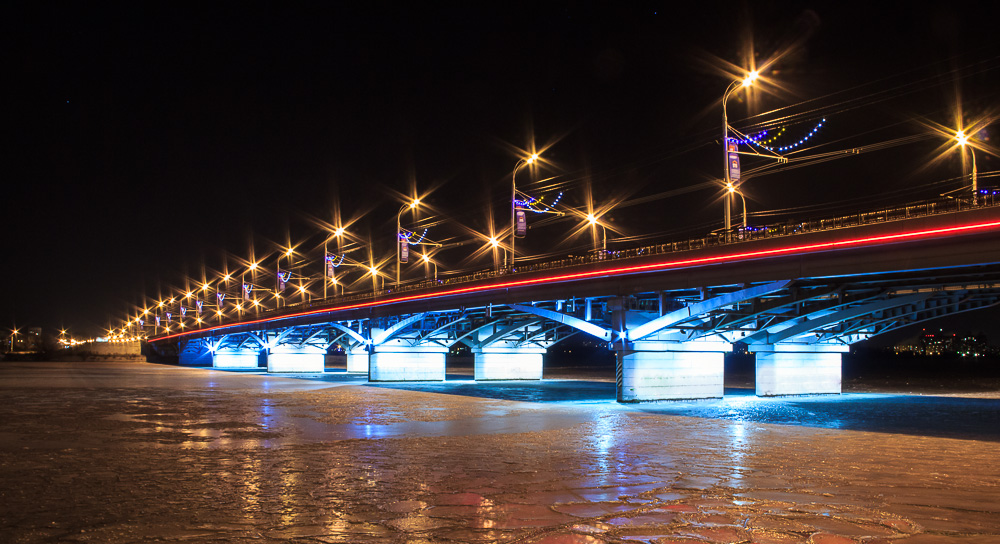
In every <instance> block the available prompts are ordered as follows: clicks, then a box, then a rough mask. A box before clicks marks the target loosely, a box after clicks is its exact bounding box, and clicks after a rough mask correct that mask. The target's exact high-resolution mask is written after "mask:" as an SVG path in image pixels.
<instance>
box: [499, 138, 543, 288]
mask: <svg viewBox="0 0 1000 544" xmlns="http://www.w3.org/2000/svg"><path fill="white" fill-rule="evenodd" d="M537 160H538V153H532V154H531V156H530V157H526V158H523V159H521V160H519V161H517V164H515V165H514V173H513V174H511V176H510V268H511V271H513V270H514V237H515V236H516V235H517V231H518V226H519V223H518V219H522V221H521V224H523V225H524V227H525V229H524V232H523V233H522V234H521V236H524V233H526V232H527V230H526V229H527V219H526V218H525V216H524V211H523V210H522V212H521V216H520V217H519V216H518V215H517V211H518V210H517V169H518V168H520V167H521V166H523V165H525V164H529V165H530V164H534V162H535V161H537ZM493 247H496V244H494V245H493ZM506 256H507V253H506V252H504V267H506V266H507V262H506V261H507V259H506Z"/></svg>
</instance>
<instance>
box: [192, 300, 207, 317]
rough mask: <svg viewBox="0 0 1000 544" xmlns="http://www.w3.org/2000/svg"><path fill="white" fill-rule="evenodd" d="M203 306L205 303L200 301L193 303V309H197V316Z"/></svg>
mask: <svg viewBox="0 0 1000 544" xmlns="http://www.w3.org/2000/svg"><path fill="white" fill-rule="evenodd" d="M204 304H205V303H204V302H202V301H201V299H199V300H196V301H194V307H195V308H197V312H198V315H201V307H202V305H204Z"/></svg>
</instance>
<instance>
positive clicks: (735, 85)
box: [722, 70, 760, 242]
mask: <svg viewBox="0 0 1000 544" xmlns="http://www.w3.org/2000/svg"><path fill="white" fill-rule="evenodd" d="M759 76H760V73H759V72H757V70H753V71H752V72H750V73H748V74H747V76H746V77H745V78H743V79H738V80H736V81H734V82H732V83H730V84H729V87H727V88H726V92H725V94H723V95H722V164H723V169H722V172H723V176H724V179H725V182H726V187H727V188H732V186H733V180H732V179H730V177H729V118H728V117H727V115H726V103H727V102H728V101H729V95H731V94H733V93H734V92H736V91H737V90H739V89H742V88H743V87H749V86H751V85H753V82H754V81H755V80H756V79H757V78H758V77H759ZM724 200H725V207H726V210H725V225H726V231H725V232H726V241H727V242H728V241H729V239H730V233H729V229H730V228H731V227H732V216H731V211H730V208H731V206H732V191H726V195H725V198H724Z"/></svg>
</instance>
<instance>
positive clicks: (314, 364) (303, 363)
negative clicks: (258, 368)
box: [267, 345, 326, 373]
mask: <svg viewBox="0 0 1000 544" xmlns="http://www.w3.org/2000/svg"><path fill="white" fill-rule="evenodd" d="M325 367H326V350H325V349H323V348H320V347H316V346H293V345H278V346H275V347H273V348H270V349H269V350H267V371H268V372H275V373H288V372H308V373H322V372H324V369H325Z"/></svg>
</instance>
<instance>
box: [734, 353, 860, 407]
mask: <svg viewBox="0 0 1000 544" xmlns="http://www.w3.org/2000/svg"><path fill="white" fill-rule="evenodd" d="M751 349H752V350H753V351H754V352H755V353H756V355H757V379H756V382H757V396H760V397H774V396H781V395H815V394H840V392H841V385H840V378H841V358H842V357H841V356H842V354H843V353H845V352H847V351H848V350H850V346H833V345H810V344H773V345H763V346H752V347H751Z"/></svg>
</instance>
